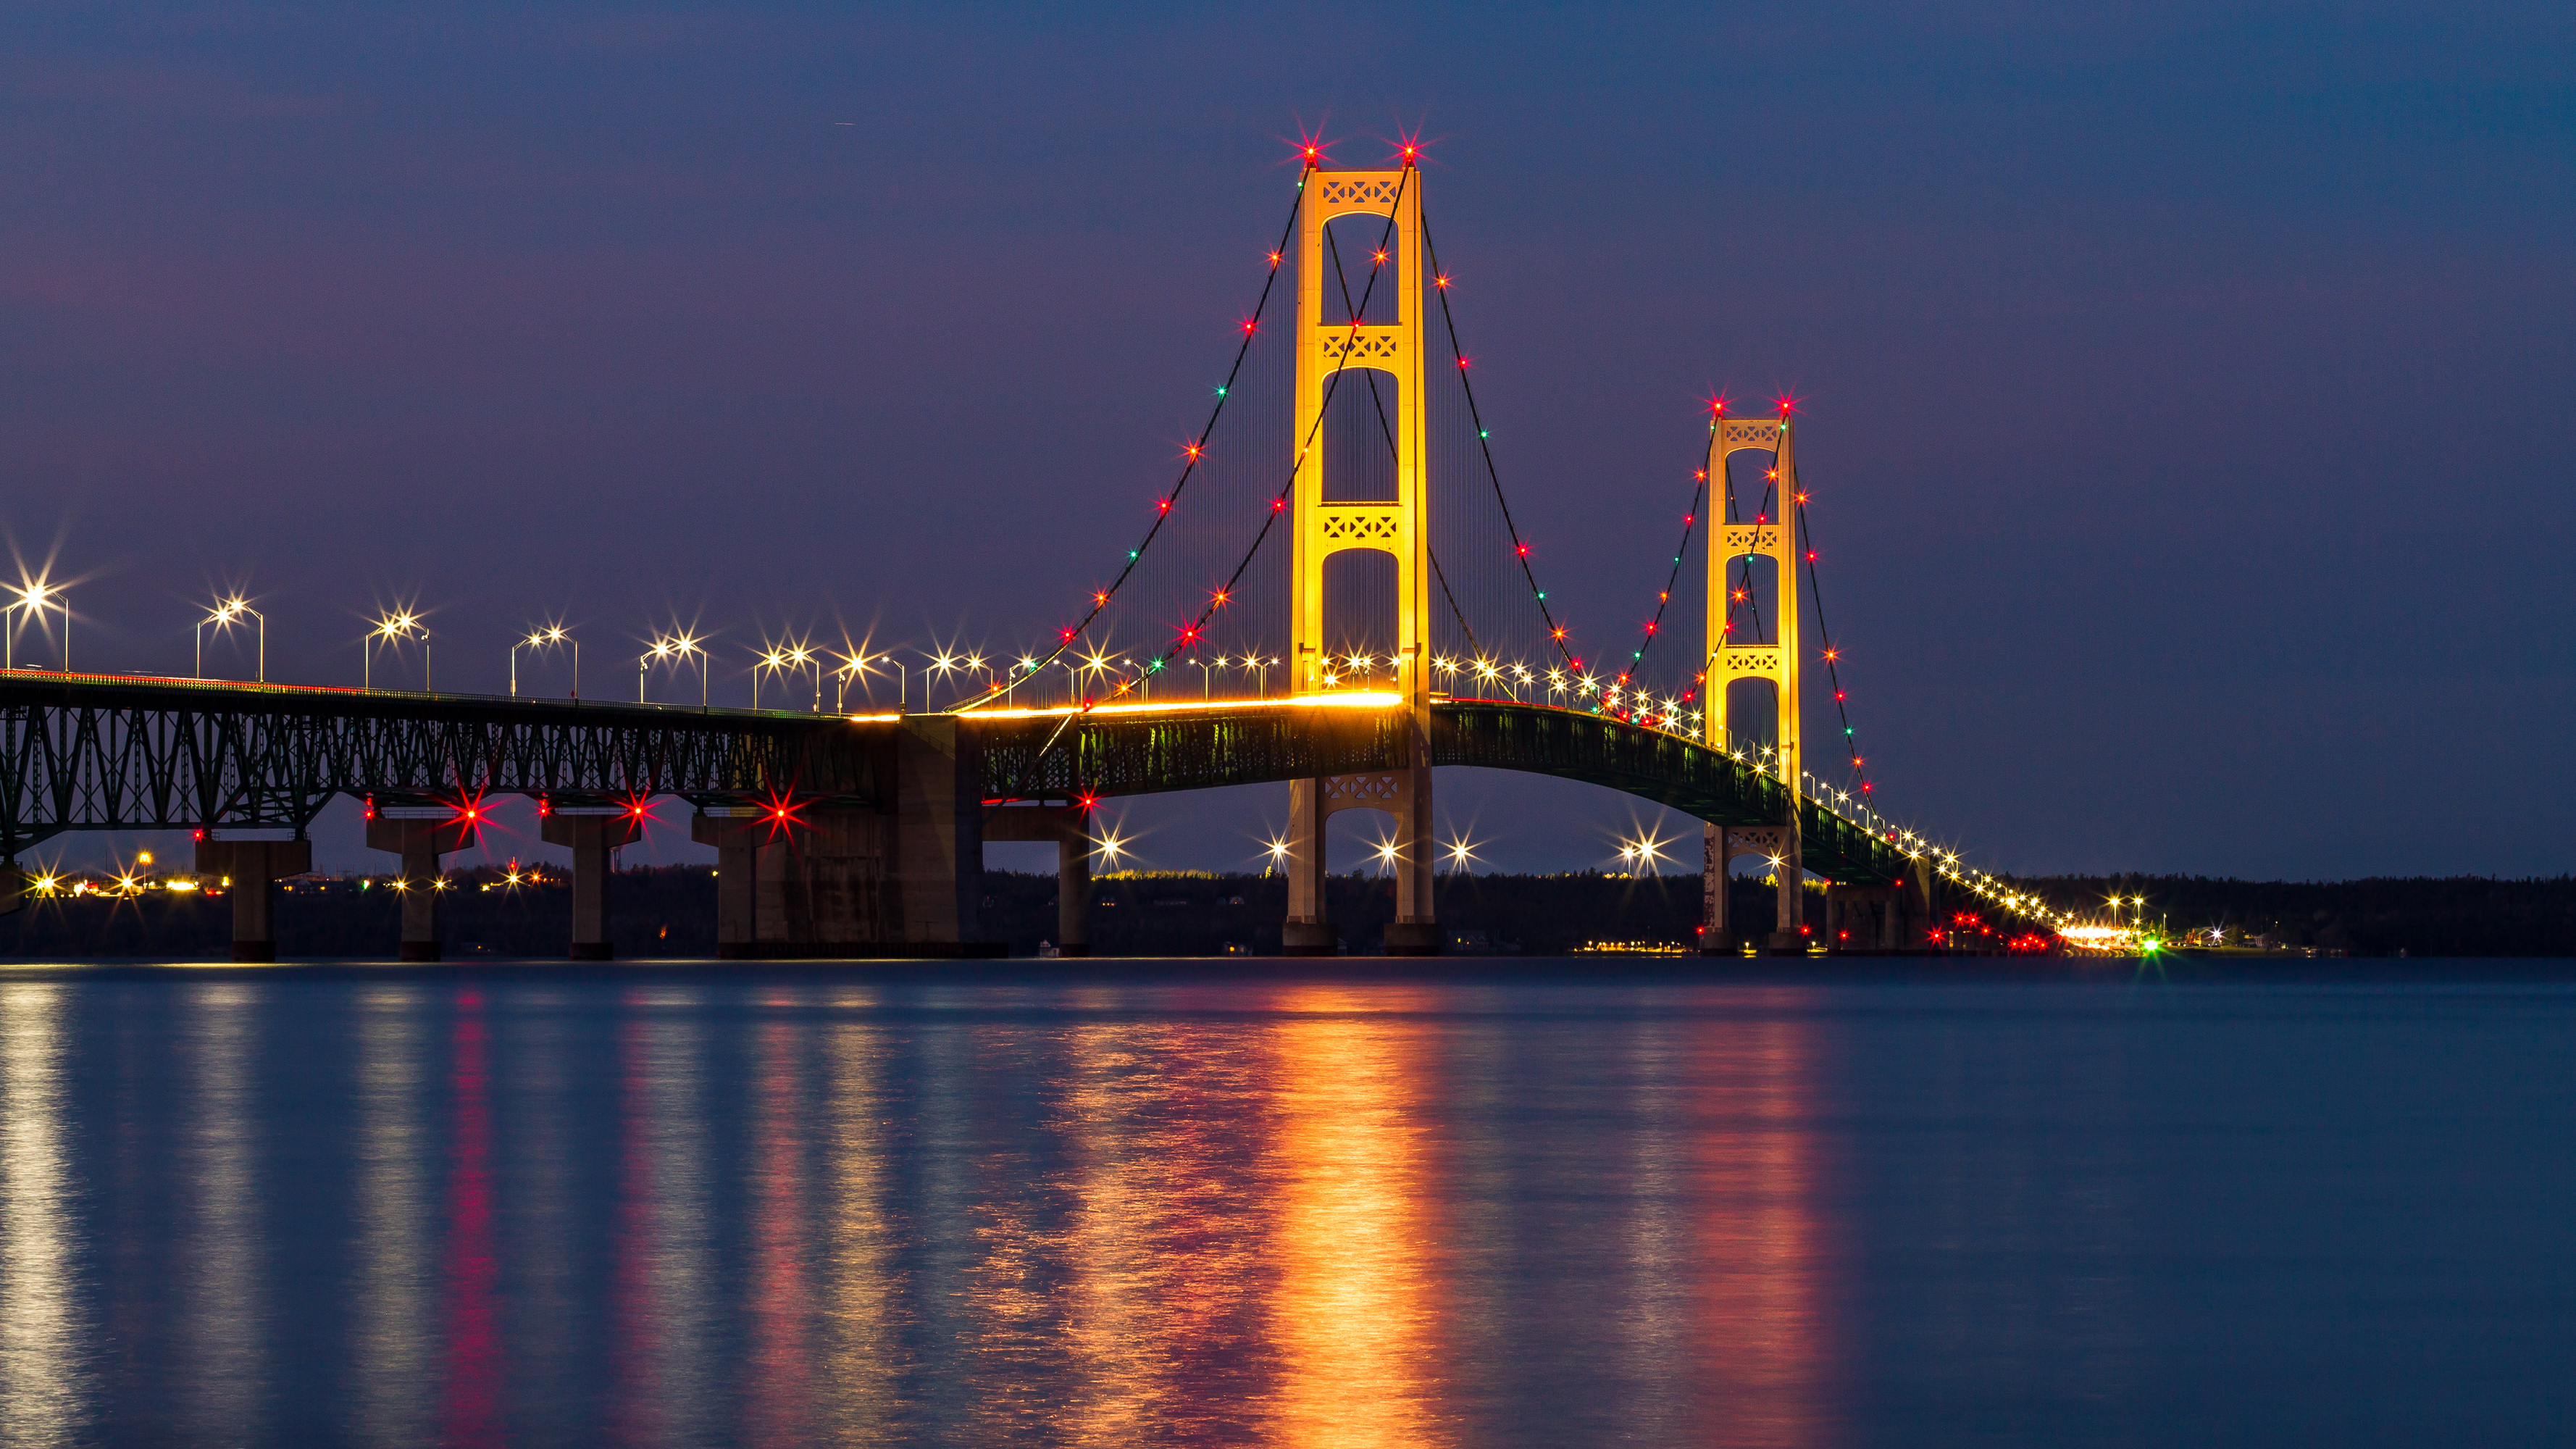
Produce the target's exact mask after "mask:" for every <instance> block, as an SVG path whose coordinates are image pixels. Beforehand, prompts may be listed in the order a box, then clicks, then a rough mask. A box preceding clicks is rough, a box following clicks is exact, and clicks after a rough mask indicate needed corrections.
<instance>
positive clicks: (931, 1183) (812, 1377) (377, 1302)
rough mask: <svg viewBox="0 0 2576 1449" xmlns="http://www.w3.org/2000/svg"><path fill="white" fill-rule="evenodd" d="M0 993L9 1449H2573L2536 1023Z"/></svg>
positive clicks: (1179, 982)
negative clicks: (439, 1447)
mask: <svg viewBox="0 0 2576 1449" xmlns="http://www.w3.org/2000/svg"><path fill="white" fill-rule="evenodd" d="M1223 969H1224V967H1223V966H1222V965H1219V964H1211V966H1210V967H1209V968H1208V970H1209V972H1210V974H1209V975H1207V976H1205V977H1203V978H1195V979H1193V978H1188V977H1182V978H1177V979H1169V980H1160V981H1153V982H1139V981H1119V980H1115V979H1093V980H1087V981H1074V982H1067V983H1060V984H1048V983H1039V982H1033V981H1030V980H1027V979H1019V980H992V981H981V982H977V983H942V982H939V981H935V980H928V981H925V980H921V979H911V980H903V981H882V980H870V979H869V978H865V977H845V978H834V977H828V976H819V975H808V976H803V977H794V976H786V977H778V978H749V979H747V978H745V977H743V976H742V975H740V974H738V973H737V974H727V973H725V972H723V971H721V970H718V969H714V968H709V969H704V970H695V971H678V972H660V973H650V972H629V973H616V974H607V975H593V976H577V975H572V974H567V973H544V974H530V975H527V976H525V977H519V976H514V975H512V974H511V973H508V972H484V973H479V974H477V975H475V976H473V977H471V978H448V979H441V978H433V977H425V976H421V975H418V974H414V975H410V976H388V977H386V978H384V979H370V978H368V977H367V976H366V975H365V974H364V973H350V974H346V975H342V976H337V977H329V978H313V977H306V976H298V975H288V974H280V975H274V976H264V975H260V974H257V973H249V974H221V975H208V974H198V973H185V972H170V973H166V974H163V975H159V976H153V977H148V978H144V979H137V978H135V977H133V976H126V977H95V976H88V975H83V974H80V973H77V972H67V973H63V974H60V975H54V976H40V977H37V978H35V979H15V980H10V981H7V982H0V1443H5V1444H75V1443H119V1444H149V1443H176V1442H185V1443H198V1444H221V1443H252V1444H259V1443H296V1444H331V1443H349V1444H404V1443H434V1442H435V1443H456V1444H487V1443H488V1444H500V1443H607V1444H638V1445H642V1444H685V1445H699V1444H751V1445H769V1444H778V1445H787V1444H805V1443H814V1442H822V1441H839V1442H854V1443H925V1444H1018V1443H1028V1444H1056V1443H1064V1444H1076V1443H1097V1444H1157V1443H1175V1444H1178V1443H1189V1444H1205V1443H1218V1444H1222V1443H1280V1444H1339V1445H1417V1444H1434V1445H1437V1444H1460V1445H1480V1444H1501V1445H1521V1444H1527V1445H1540V1444H1548V1445H1555V1444H1573V1443H1625V1444H1644V1445H1664V1444H1672V1445H1681V1444H1692V1445H1702V1444H1748V1445H1835V1444H1854V1445H1861V1444H1981V1443H2028V1444H2061V1443H2077V1442H2082V1443H2105V1444H2141V1445H2145V1444H2159V1445H2161V1444H2173V1443H2183V1442H2190V1443H2199V1444H2239V1443H2241V1444H2258V1443H2282V1442H2294V1441H2304V1442H2319V1443H2326V1442H2332V1443H2340V1444H2420V1443H2426V1442H2481V1441H2483V1442H2538V1441H2544V1440H2555V1441H2559V1442H2565V1441H2567V1439H2568V1438H2569V1436H2570V1434H2571V1431H2576V1389H2571V1388H2570V1386H2569V1374H2568V1372H2567V1370H2568V1365H2569V1362H2570V1358H2571V1350H2576V1255H2571V1252H2570V1249H2569V1247H2568V1245H2567V1235H2568V1234H2567V1225H2568V1221H2569V1214H2570V1211H2571V1205H2576V1160H2571V1148H2570V1144H2571V1143H2576V1076H2572V1075H2571V1070H2570V1068H2571V1060H2570V1050H2571V1049H2570V1043H2571V1041H2576V1030H2572V1029H2576V990H2571V989H2570V988H2569V987H2568V986H2566V985H2563V984H2559V983H2554V982H2548V981H2531V982H2518V983H2517V982H2486V983H2476V982H2468V983H2457V984H2444V983H2439V982H2426V981H2415V982H2397V983H2384V982H2383V983H2364V982H2357V981H2355V982H2333V981H2327V982H2309V983H2301V984H2291V985H2260V984H2245V983H2236V984H2217V985H2175V984H2169V983H2153V982H2149V983H2138V982H2132V981H2129V980H2126V979H2121V980H2118V981H2114V982H2111V983H2108V984H2072V983H2066V982H2043V983H2026V984H2003V983H1984V984H1958V983H1945V982H1940V981H1934V980H1901V979H1899V980H1878V981H1871V982H1844V983H1840V984H1835V983H1806V982H1730V983H1693V982H1687V981H1678V980H1662V981H1655V980H1647V981H1638V982H1629V983H1602V982H1588V983H1587V982H1581V981H1576V980H1573V979H1571V978H1569V979H1565V980H1549V979H1546V978H1545V977H1543V976H1541V977H1539V978H1536V979H1532V978H1529V977H1526V976H1524V977H1521V978H1517V979H1513V980H1509V981H1504V980H1494V981H1488V982H1478V981H1475V980H1449V981H1415V982H1394V981H1382V982H1371V981H1362V980H1351V979H1340V980H1329V981H1327V980H1316V981H1295V980H1262V981H1242V980H1227V979H1224V978H1223V977H1222V976H1221V975H1218V974H1216V973H1219V972H1222V971H1223Z"/></svg>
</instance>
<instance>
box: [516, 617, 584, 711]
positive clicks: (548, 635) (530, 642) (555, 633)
mask: <svg viewBox="0 0 2576 1449" xmlns="http://www.w3.org/2000/svg"><path fill="white" fill-rule="evenodd" d="M558 644H564V645H569V646H571V648H572V697H573V698H575V699H579V698H581V641H580V640H578V639H575V638H574V637H572V635H571V634H570V633H569V632H568V631H566V630H565V628H564V627H563V626H562V625H561V624H548V625H547V626H546V627H544V628H542V629H537V630H533V631H531V632H530V633H529V635H528V637H527V638H525V639H522V640H520V641H519V642H518V643H516V644H513V645H511V646H510V693H511V695H512V696H513V697H515V696H517V694H518V692H519V651H520V650H522V649H551V648H553V647H554V646H555V645H558Z"/></svg>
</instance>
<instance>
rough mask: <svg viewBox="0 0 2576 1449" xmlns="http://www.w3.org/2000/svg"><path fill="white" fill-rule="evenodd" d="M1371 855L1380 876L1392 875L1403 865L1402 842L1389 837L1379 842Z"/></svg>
mask: <svg viewBox="0 0 2576 1449" xmlns="http://www.w3.org/2000/svg"><path fill="white" fill-rule="evenodd" d="M1371 855H1372V858H1374V859H1375V860H1376V862H1377V868H1378V870H1379V871H1380V872H1381V873H1382V874H1387V875H1392V874H1394V873H1395V868H1396V867H1397V866H1399V865H1402V864H1403V863H1404V846H1403V844H1402V842H1400V841H1398V840H1396V839H1394V838H1393V837H1392V836H1390V837H1388V838H1387V839H1384V840H1381V841H1379V842H1378V843H1377V847H1376V849H1375V850H1374V851H1372V852H1371Z"/></svg>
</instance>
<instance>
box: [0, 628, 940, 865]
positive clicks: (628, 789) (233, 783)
mask: <svg viewBox="0 0 2576 1449" xmlns="http://www.w3.org/2000/svg"><path fill="white" fill-rule="evenodd" d="M831 723H832V724H833V725H837V726H838V728H837V729H835V728H831V727H823V726H818V724H817V722H816V721H815V719H814V718H813V716H810V715H805V716H797V715H769V714H754V713H749V712H744V711H726V710H717V711H702V710H694V709H678V708H664V707H654V706H647V705H621V704H598V703H589V702H573V701H568V700H525V699H484V698H473V697H463V696H454V695H417V694H396V693H391V692H375V693H362V692H359V691H354V690H348V691H344V690H305V689H281V688H259V687H255V686H246V685H229V686H225V685H200V684H196V683H193V682H188V681H166V682H165V681H159V680H132V679H117V678H106V677H97V676H91V677H84V676H80V675H72V676H70V677H68V678H66V677H64V676H61V675H54V676H42V675H31V674H27V673H23V672H22V673H19V674H16V675H11V676H8V677H6V678H0V851H5V853H7V854H8V855H11V856H14V855H15V854H16V853H17V851H18V850H20V849H21V848H23V847H25V846H27V845H29V844H32V843H33V842H36V841H39V840H43V839H45V838H46V837H48V836H51V835H54V834H57V833H59V832H62V831H66V830H171V829H190V828H194V827H210V828H211V827H233V828H281V827H282V828H290V829H294V830H296V831H298V832H301V831H302V830H303V829H304V827H305V826H306V825H307V824H309V823H310V822H311V821H312V819H313V817H314V815H315V814H317V813H318V812H319V811H320V810H321V809H322V807H323V806H325V805H327V804H328V803H330V801H331V799H332V797H333V796H335V795H353V796H361V797H367V798H371V799H373V800H374V801H375V802H376V803H377V804H379V805H387V806H394V805H427V804H433V803H454V802H457V801H460V800H464V799H470V798H474V797H477V796H481V795H486V794H494V793H499V794H522V795H535V796H544V797H547V798H549V799H550V800H552V801H553V802H554V803H556V804H559V805H569V806H576V807H578V806H583V805H592V806H597V805H606V804H613V803H622V802H625V801H630V800H634V799H638V798H642V797H648V796H653V795H679V796H683V797H686V798H688V799H691V800H693V801H696V802H698V803H700V804H702V805H713V804H731V803H742V802H748V801H755V800H761V799H767V798H772V797H775V796H782V795H792V796H795V797H798V798H804V799H818V798H821V799H829V798H839V799H846V800H848V801H850V802H851V803H864V804H874V803H877V802H878V800H879V798H880V791H879V788H878V782H879V780H880V778H881V776H882V758H881V757H882V756H883V754H884V751H883V749H881V748H879V747H878V745H879V744H881V743H882V742H884V741H887V740H890V738H891V731H890V730H888V729H884V728H880V729H878V730H875V731H862V730H860V729H858V728H855V727H852V726H849V725H847V724H842V723H841V722H839V721H837V720H835V721H832V722H831Z"/></svg>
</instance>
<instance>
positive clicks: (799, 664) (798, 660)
mask: <svg viewBox="0 0 2576 1449" xmlns="http://www.w3.org/2000/svg"><path fill="white" fill-rule="evenodd" d="M808 667H811V668H812V669H813V671H814V711H815V713H817V714H820V713H821V712H822V710H823V661H822V660H821V659H820V658H819V657H817V656H816V655H815V653H814V651H813V650H812V649H809V648H807V647H806V646H805V645H802V644H785V645H779V644H773V645H771V646H770V647H769V652H768V653H766V654H763V655H761V656H760V662H759V663H758V664H755V665H753V666H752V668H751V707H752V708H753V709H758V708H760V675H761V671H763V670H767V671H769V672H770V673H773V674H785V673H787V672H788V671H790V670H796V669H805V668H808Z"/></svg>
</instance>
